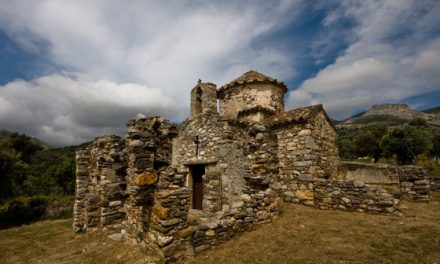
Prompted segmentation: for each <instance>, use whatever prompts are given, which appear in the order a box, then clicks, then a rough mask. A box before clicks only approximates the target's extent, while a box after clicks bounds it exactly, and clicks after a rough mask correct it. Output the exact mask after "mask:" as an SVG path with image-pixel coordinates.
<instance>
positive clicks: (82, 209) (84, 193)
mask: <svg viewBox="0 0 440 264" xmlns="http://www.w3.org/2000/svg"><path fill="white" fill-rule="evenodd" d="M123 149H124V142H123V141H121V138H120V137H118V136H102V137H98V138H96V139H95V140H94V141H93V143H92V144H91V145H90V146H89V147H87V149H85V150H79V151H78V152H77V154H76V160H77V172H76V190H77V191H76V194H75V202H74V221H73V225H74V229H75V231H76V232H80V231H84V230H87V229H90V228H113V229H119V230H120V228H121V223H122V220H123V219H124V218H125V212H124V210H123V202H124V200H125V189H126V184H125V176H126V169H127V161H126V157H125V154H124V152H123Z"/></svg>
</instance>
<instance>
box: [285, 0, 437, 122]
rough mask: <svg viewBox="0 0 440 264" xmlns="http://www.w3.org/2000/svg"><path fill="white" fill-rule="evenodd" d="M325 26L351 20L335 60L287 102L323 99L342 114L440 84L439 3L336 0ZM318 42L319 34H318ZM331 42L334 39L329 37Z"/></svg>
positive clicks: (331, 110)
mask: <svg viewBox="0 0 440 264" xmlns="http://www.w3.org/2000/svg"><path fill="white" fill-rule="evenodd" d="M338 4H339V5H338V7H337V8H336V9H334V10H333V12H329V13H328V15H327V17H326V18H325V19H324V23H323V26H324V29H325V27H331V26H333V25H334V24H335V23H338V21H339V22H340V21H342V20H344V21H346V20H347V19H349V20H352V21H353V23H354V24H355V25H356V26H354V27H353V28H352V29H351V30H350V31H349V32H350V33H351V34H352V37H351V43H350V45H349V46H348V47H347V49H346V50H345V52H344V53H343V54H342V55H341V56H340V57H338V58H337V59H336V60H335V62H334V63H333V64H331V65H328V66H327V67H325V68H324V69H322V70H321V71H320V72H318V73H317V74H316V75H315V76H314V77H312V78H310V79H308V80H305V81H304V82H303V83H302V84H301V85H300V87H299V88H298V89H297V90H295V91H292V92H290V93H289V95H288V102H289V104H291V105H295V106H297V105H308V104H310V103H317V102H320V103H323V104H324V106H325V108H326V109H327V110H328V112H329V113H330V115H332V116H334V117H336V118H344V117H348V116H349V115H351V114H353V113H354V112H356V111H359V110H361V109H365V108H368V107H370V106H371V105H372V104H376V103H384V102H398V101H400V100H403V99H405V98H408V97H411V96H414V95H418V94H423V93H428V92H431V91H435V90H439V89H440V78H439V76H440V59H439V56H440V36H439V34H438V28H437V25H439V24H440V5H439V4H438V3H436V2H435V1H411V0H402V1H400V0H399V1H340V2H339V3H338ZM318 41H319V45H322V42H323V40H322V39H319V40H318ZM327 41H328V43H330V44H332V43H334V39H332V38H330V37H329V39H328V40H327Z"/></svg>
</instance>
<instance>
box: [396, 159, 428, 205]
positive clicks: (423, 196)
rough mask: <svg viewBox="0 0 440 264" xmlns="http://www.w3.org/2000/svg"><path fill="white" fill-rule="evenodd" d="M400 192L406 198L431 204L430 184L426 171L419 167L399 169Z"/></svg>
mask: <svg viewBox="0 0 440 264" xmlns="http://www.w3.org/2000/svg"><path fill="white" fill-rule="evenodd" d="M398 171H399V178H400V190H401V192H402V194H403V196H404V197H405V196H406V197H409V198H410V199H411V200H414V201H419V202H429V201H430V200H431V197H430V191H431V188H430V182H429V177H428V172H427V171H426V169H424V168H422V167H417V166H400V167H398Z"/></svg>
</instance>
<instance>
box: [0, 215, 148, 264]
mask: <svg viewBox="0 0 440 264" xmlns="http://www.w3.org/2000/svg"><path fill="white" fill-rule="evenodd" d="M108 235H109V234H106V233H102V232H92V233H89V234H83V235H77V236H75V235H74V234H73V232H72V220H51V221H41V222H37V223H35V224H32V225H28V226H23V227H17V228H11V229H7V230H1V231H0V263H2V264H8V263H72V264H74V263H135V262H137V261H138V260H140V259H143V258H144V256H143V255H142V254H141V253H140V252H139V251H138V250H136V249H135V248H133V247H131V246H129V245H125V244H124V243H123V242H117V241H113V240H111V239H109V238H108V237H107V236H108Z"/></svg>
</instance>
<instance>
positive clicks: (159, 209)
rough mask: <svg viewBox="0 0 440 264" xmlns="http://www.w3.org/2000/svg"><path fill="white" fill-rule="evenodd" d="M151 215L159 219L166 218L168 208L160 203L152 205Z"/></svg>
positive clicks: (168, 214) (168, 212)
mask: <svg viewBox="0 0 440 264" xmlns="http://www.w3.org/2000/svg"><path fill="white" fill-rule="evenodd" d="M153 215H154V216H156V217H157V218H159V219H167V218H168V217H169V216H170V209H168V208H165V207H163V206H162V205H160V204H155V205H154V206H153Z"/></svg>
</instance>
